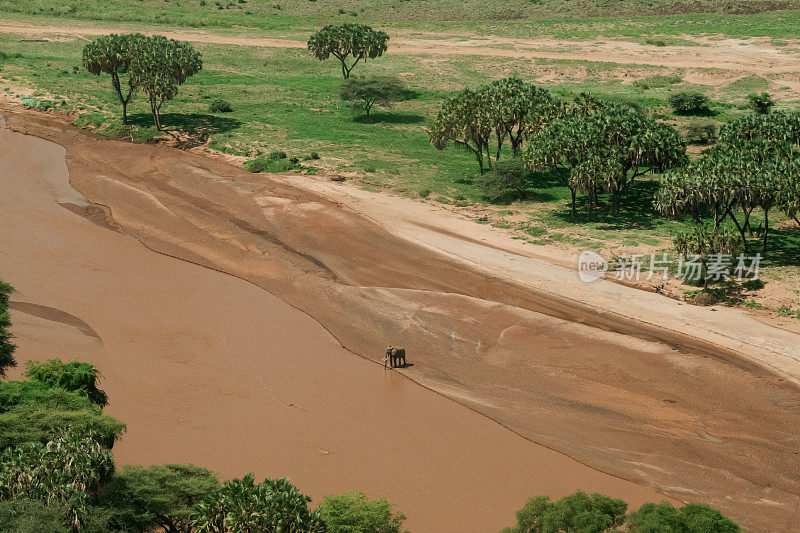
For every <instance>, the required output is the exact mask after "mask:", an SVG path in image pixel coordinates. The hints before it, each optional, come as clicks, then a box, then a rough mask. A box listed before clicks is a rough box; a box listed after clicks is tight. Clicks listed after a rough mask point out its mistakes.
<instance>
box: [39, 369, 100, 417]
mask: <svg viewBox="0 0 800 533" xmlns="http://www.w3.org/2000/svg"><path fill="white" fill-rule="evenodd" d="M25 368H26V370H25V376H26V377H28V378H29V379H30V380H31V381H38V382H39V383H44V384H45V385H47V386H48V387H54V388H56V387H57V388H61V389H64V390H68V391H72V392H77V393H79V394H81V395H84V396H86V397H87V398H89V401H91V402H92V403H93V404H95V405H97V406H98V407H105V406H106V405H108V395H107V394H106V393H105V392H104V391H103V390H101V389H100V388H99V387H98V386H97V383H98V382H99V381H100V379H102V377H103V375H102V374H101V373H100V371H99V370H98V369H97V367H96V366H94V365H93V364H91V363H82V362H80V361H77V360H76V361H72V362H69V363H64V362H62V361H61V360H60V359H50V360H48V361H47V362H44V363H39V362H37V361H28V362H27V363H26V364H25Z"/></svg>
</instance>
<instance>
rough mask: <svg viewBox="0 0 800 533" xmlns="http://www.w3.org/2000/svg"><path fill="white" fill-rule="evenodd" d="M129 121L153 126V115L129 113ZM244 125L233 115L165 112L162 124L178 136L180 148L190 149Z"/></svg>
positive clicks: (162, 116) (135, 124) (146, 126)
mask: <svg viewBox="0 0 800 533" xmlns="http://www.w3.org/2000/svg"><path fill="white" fill-rule="evenodd" d="M128 123H129V124H131V125H134V126H140V127H144V128H149V127H153V117H152V115H150V114H148V113H136V114H133V115H128ZM241 125H242V122H241V121H239V120H237V119H235V118H231V117H221V116H217V115H211V114H207V113H202V114H200V113H163V114H162V115H161V126H162V128H163V130H164V132H165V133H168V134H170V135H172V136H173V137H175V138H176V140H177V141H178V144H177V146H178V147H179V148H183V149H188V148H194V147H196V146H201V145H203V144H205V143H206V141H208V137H209V135H211V134H214V133H225V132H228V131H231V130H233V129H236V128H238V127H239V126H241Z"/></svg>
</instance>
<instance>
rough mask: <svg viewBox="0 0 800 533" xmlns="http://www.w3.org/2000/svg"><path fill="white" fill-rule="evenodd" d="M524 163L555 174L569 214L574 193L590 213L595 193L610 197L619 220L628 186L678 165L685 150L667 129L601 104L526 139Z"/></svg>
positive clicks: (641, 116)
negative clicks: (568, 198)
mask: <svg viewBox="0 0 800 533" xmlns="http://www.w3.org/2000/svg"><path fill="white" fill-rule="evenodd" d="M582 100H585V101H588V99H587V98H583V99H582ZM579 103H580V102H579ZM578 109H579V110H584V109H588V107H587V106H582V105H580V106H579V107H578ZM525 160H526V165H527V166H528V167H529V168H531V169H533V170H555V171H556V172H557V173H558V175H559V176H560V177H561V180H562V182H563V183H564V185H565V186H566V187H568V188H569V189H570V192H571V195H572V213H573V214H575V211H576V193H577V192H579V191H584V192H587V193H588V194H589V197H590V202H589V205H590V207H591V206H592V205H594V203H596V197H594V198H593V196H595V195H596V192H597V188H598V187H600V188H602V189H604V190H605V191H606V192H608V193H609V194H611V197H612V208H613V211H614V213H615V214H619V209H620V199H621V196H622V194H623V193H624V191H625V189H626V188H627V187H628V186H629V185H630V183H632V182H633V181H634V180H635V179H636V178H637V177H639V176H641V175H643V174H646V173H648V172H654V171H658V172H663V171H664V170H666V169H668V168H672V167H676V166H679V165H681V164H683V163H684V162H685V160H686V145H685V143H684V141H683V139H682V138H681V136H680V134H679V133H678V132H677V131H676V130H675V129H674V128H672V127H671V126H669V125H667V124H664V123H661V122H658V121H656V120H654V119H653V118H651V117H649V116H647V115H645V114H644V113H642V112H641V111H638V110H636V109H634V108H631V107H627V106H620V105H611V104H605V105H603V106H602V107H599V108H593V109H592V111H591V112H587V113H583V112H577V113H569V114H567V115H566V116H565V117H563V118H560V119H557V120H554V121H553V122H551V123H550V124H549V125H547V126H545V127H544V128H543V129H542V130H541V131H540V132H539V134H538V135H536V136H535V137H533V138H532V139H531V142H530V145H529V146H528V151H527V153H526V154H525Z"/></svg>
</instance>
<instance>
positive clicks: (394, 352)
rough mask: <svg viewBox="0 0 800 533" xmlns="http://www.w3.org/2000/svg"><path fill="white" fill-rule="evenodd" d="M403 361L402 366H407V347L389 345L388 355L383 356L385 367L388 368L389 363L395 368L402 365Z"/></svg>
mask: <svg viewBox="0 0 800 533" xmlns="http://www.w3.org/2000/svg"><path fill="white" fill-rule="evenodd" d="M401 361H402V366H406V349H405V348H395V347H393V346H389V347H388V348H386V357H384V358H383V368H386V365H387V364H388V365H389V367H390V368H395V367H397V366H401V364H400V362H401Z"/></svg>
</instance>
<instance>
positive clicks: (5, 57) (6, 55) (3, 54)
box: [0, 51, 22, 61]
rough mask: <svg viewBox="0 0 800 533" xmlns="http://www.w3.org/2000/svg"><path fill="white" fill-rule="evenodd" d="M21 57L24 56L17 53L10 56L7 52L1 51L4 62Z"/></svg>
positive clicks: (0, 55)
mask: <svg viewBox="0 0 800 533" xmlns="http://www.w3.org/2000/svg"><path fill="white" fill-rule="evenodd" d="M21 57H22V54H20V53H19V52H16V53H14V54H9V53H7V52H3V51H0V61H3V60H5V59H19V58H21Z"/></svg>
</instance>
